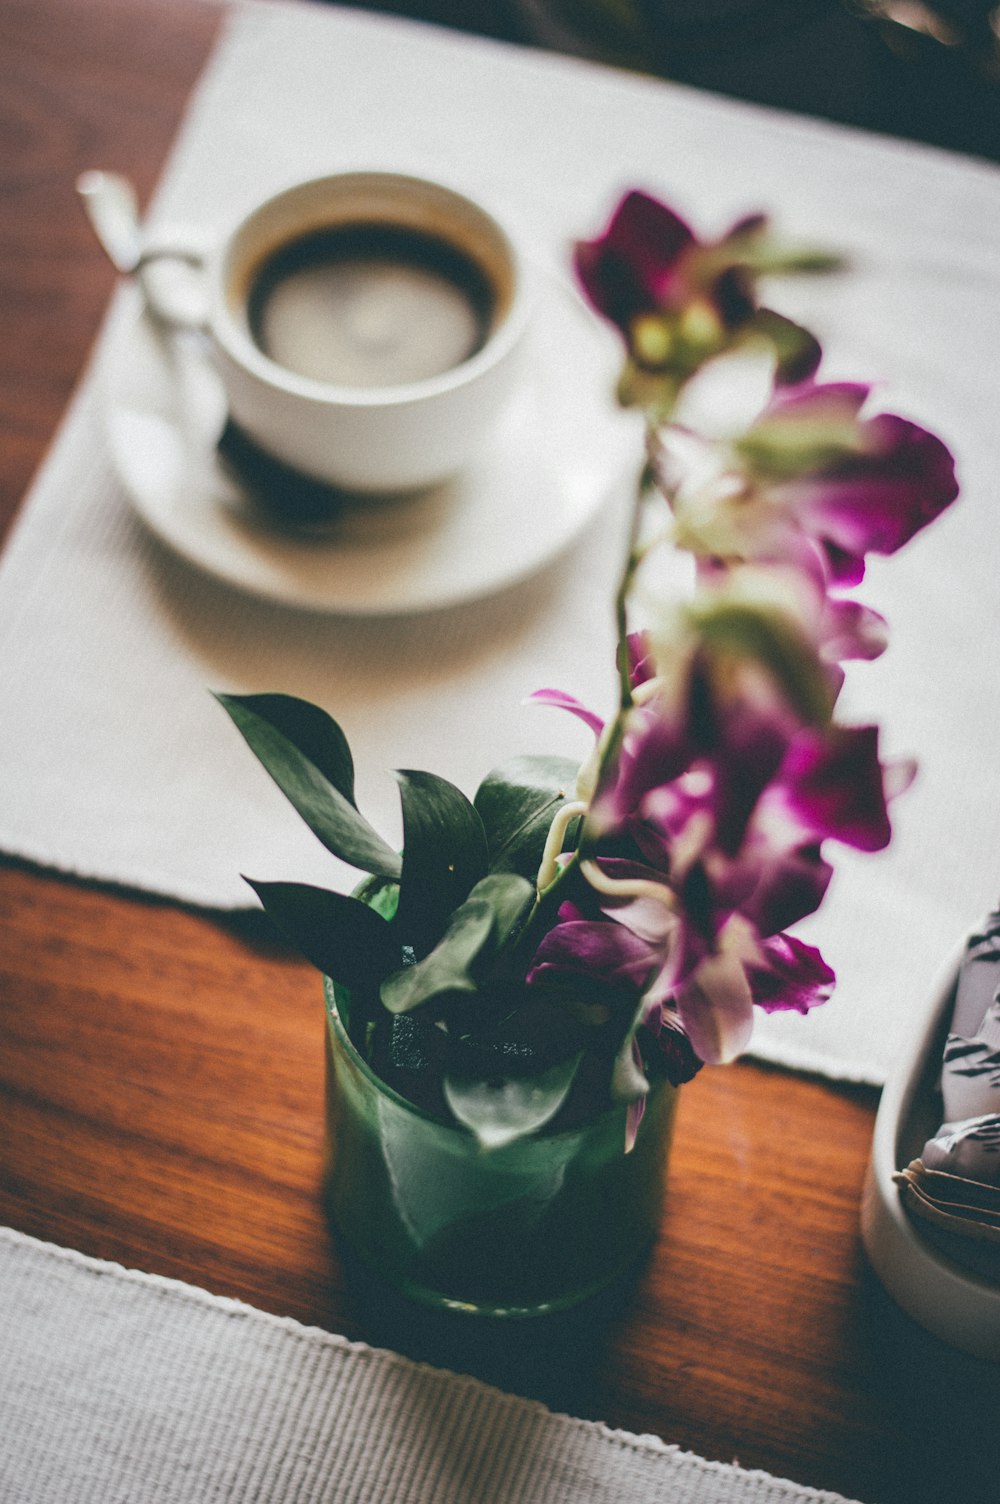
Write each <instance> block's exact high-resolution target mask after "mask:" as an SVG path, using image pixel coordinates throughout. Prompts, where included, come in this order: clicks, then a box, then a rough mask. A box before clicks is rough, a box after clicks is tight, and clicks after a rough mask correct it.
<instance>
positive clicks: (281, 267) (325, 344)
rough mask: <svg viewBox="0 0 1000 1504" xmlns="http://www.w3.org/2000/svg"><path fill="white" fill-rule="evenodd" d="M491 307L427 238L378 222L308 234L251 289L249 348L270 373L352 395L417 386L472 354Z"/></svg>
mask: <svg viewBox="0 0 1000 1504" xmlns="http://www.w3.org/2000/svg"><path fill="white" fill-rule="evenodd" d="M495 307H496V299H495V296H494V292H493V289H492V287H491V286H490V283H489V281H488V279H487V277H486V274H485V273H484V271H483V270H482V269H481V268H480V267H479V266H478V265H477V264H476V263H475V262H474V261H473V260H472V259H471V257H469V256H467V255H466V254H465V253H464V252H463V251H462V250H460V249H459V248H458V247H457V246H455V245H453V244H451V243H450V242H449V241H446V240H444V239H443V238H440V237H438V236H435V235H430V234H426V233H423V232H421V231H416V230H411V229H408V228H404V227H402V226H398V225H393V224H387V223H384V222H371V223H357V224H350V225H342V226H335V227H331V228H327V229H321V230H316V231H312V232H310V233H309V234H306V235H302V236H299V237H298V238H296V239H294V240H291V241H289V242H288V243H287V244H285V245H283V246H282V247H280V249H279V250H278V251H276V252H275V253H273V254H272V255H271V256H270V257H269V258H268V260H267V261H266V262H265V263H264V265H263V267H262V268H261V270H260V272H259V273H258V275H257V277H256V278H255V280H254V283H253V286H252V289H251V294H250V299H249V304H248V316H249V322H250V329H251V333H252V335H253V338H254V340H255V342H256V343H257V344H258V346H259V347H260V348H261V349H262V350H263V351H264V353H265V354H266V355H268V356H270V358H271V359H272V360H274V361H276V362H277V363H278V364H279V365H282V366H285V367H286V368H287V369H288V370H291V371H295V372H297V373H298V374H300V375H303V376H308V377H312V378H314V379H316V380H320V381H325V382H330V383H333V384H336V385H340V386H351V387H385V386H395V385H400V384H407V383H410V382H414V381H422V380H425V379H427V378H429V377H433V376H436V375H439V374H441V373H442V372H445V371H448V370H451V369H452V368H453V367H455V366H457V365H461V364H462V362H463V361H465V360H468V359H469V358H470V356H472V355H474V354H475V353H476V351H477V350H479V349H481V348H482V346H483V344H484V342H485V340H486V338H487V335H488V333H489V330H490V327H491V322H492V319H493V317H494V312H495Z"/></svg>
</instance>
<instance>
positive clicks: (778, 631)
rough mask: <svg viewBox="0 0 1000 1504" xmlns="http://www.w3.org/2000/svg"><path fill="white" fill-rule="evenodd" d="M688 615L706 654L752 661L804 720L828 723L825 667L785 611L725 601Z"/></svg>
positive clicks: (830, 701) (829, 709) (829, 697)
mask: <svg viewBox="0 0 1000 1504" xmlns="http://www.w3.org/2000/svg"><path fill="white" fill-rule="evenodd" d="M690 614H691V617H692V620H693V621H694V623H695V624H696V626H697V628H698V631H699V633H700V635H701V638H702V641H703V642H704V643H705V645H706V647H707V648H708V649H709V651H710V652H712V653H714V654H716V655H718V656H722V657H723V658H725V657H729V658H735V659H737V660H738V659H741V658H742V659H748V658H753V659H756V660H757V662H758V663H760V665H761V667H762V668H764V669H765V670H766V671H767V672H768V673H769V674H770V675H771V677H772V678H773V680H774V682H775V684H776V685H777V687H778V689H779V690H780V691H781V692H782V694H784V696H785V697H786V699H787V700H788V703H789V704H790V705H791V706H792V707H793V708H794V709H795V711H796V713H797V714H798V715H799V716H801V717H802V719H803V720H805V721H806V722H808V723H809V724H810V725H814V726H825V725H827V724H828V723H829V720H830V715H831V713H832V710H833V697H832V692H831V687H830V682H829V680H828V678H827V675H826V673H825V672H824V668H823V664H822V662H821V661H820V659H819V658H818V657H817V655H816V653H815V651H814V649H813V648H812V645H811V644H810V643H809V641H808V640H807V638H806V637H805V635H804V633H803V632H802V631H801V630H800V629H799V628H798V627H797V626H796V625H795V624H794V622H793V621H792V620H791V619H790V617H788V616H787V615H786V614H785V613H784V612H783V611H780V610H778V609H777V608H773V609H768V608H763V607H760V606H753V605H747V604H745V603H744V602H732V601H725V600H723V601H720V602H712V603H711V604H709V605H708V606H707V607H702V608H701V609H693V610H692V611H691V613H690Z"/></svg>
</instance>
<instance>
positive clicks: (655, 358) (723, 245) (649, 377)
mask: <svg viewBox="0 0 1000 1504" xmlns="http://www.w3.org/2000/svg"><path fill="white" fill-rule="evenodd" d="M574 263H575V267H576V273H577V277H578V278H579V281H580V284H581V286H582V288H583V290H584V292H585V293H586V295H587V297H588V299H589V301H590V303H591V304H592V306H593V307H594V308H595V309H596V310H597V312H598V313H600V314H601V315H602V316H603V317H604V318H606V319H608V320H609V321H610V322H611V323H612V324H614V325H615V327H616V328H617V329H618V330H619V332H620V333H621V335H622V337H623V339H624V341H625V346H626V349H627V351H628V356H629V364H628V366H627V367H626V371H625V374H624V376H623V378H622V382H621V384H620V387H619V396H620V398H621V400H622V401H623V402H625V403H627V404H632V403H636V404H638V405H640V406H643V407H646V408H649V409H650V410H651V411H653V412H657V411H663V410H665V409H668V408H669V406H670V405H671V403H672V401H673V399H674V398H675V397H676V394H677V392H678V391H679V389H680V387H681V386H682V385H683V384H684V382H685V381H687V380H688V378H689V377H690V376H692V375H693V374H694V372H695V371H697V369H698V368H699V367H700V366H701V365H702V364H703V363H704V362H705V361H706V360H709V359H711V358H712V357H713V356H715V355H718V354H720V353H721V352H722V351H724V350H727V349H729V348H730V347H731V346H732V345H733V344H735V343H737V342H738V340H739V339H740V338H741V337H742V336H743V334H744V333H745V332H747V331H749V330H750V329H751V328H753V329H755V330H756V331H757V332H758V333H760V334H762V335H763V336H765V337H766V338H767V339H768V340H770V342H771V343H772V345H773V347H774V350H775V353H776V356H777V370H778V379H779V380H781V381H801V380H803V379H805V378H806V377H807V376H811V375H812V373H813V372H814V371H815V370H816V367H817V366H818V364H819V361H820V354H821V352H820V347H819V344H818V343H817V341H816V340H815V339H814V337H813V336H812V335H811V334H809V333H808V332H807V331H806V330H804V329H801V328H799V326H798V325H796V324H793V323H792V322H791V320H789V319H786V318H783V317H782V316H780V315H778V314H776V313H774V312H772V311H771V310H766V309H761V308H760V307H759V306H758V303H757V295H756V278H757V275H758V274H760V273H762V272H765V271H781V270H786V271H788V270H806V269H809V270H813V269H820V268H821V267H824V266H827V265H829V263H830V258H823V257H817V256H802V255H796V254H790V253H783V252H782V251H780V250H779V249H778V248H777V247H776V246H775V244H774V242H773V240H772V237H771V232H770V228H769V224H768V221H767V218H766V217H765V216H764V215H762V214H751V215H747V216H745V217H744V218H742V219H739V220H737V222H736V223H735V224H734V225H732V227H731V228H730V229H729V230H728V231H727V232H726V233H725V234H724V235H723V236H721V237H720V239H718V240H715V241H702V240H699V239H698V237H697V236H696V235H695V233H694V231H693V230H692V229H691V227H690V226H689V225H688V224H687V223H686V222H685V221H684V220H683V219H682V218H681V217H680V215H678V214H677V213H675V211H674V210H673V209H671V208H669V207H668V206H667V205H666V204H664V203H662V202H661V201H660V200H659V199H656V198H653V197H651V196H650V195H649V194H647V193H641V192H639V191H637V190H633V191H631V192H629V193H627V194H626V195H625V197H624V198H623V199H622V200H621V202H620V203H619V205H618V207H617V208H616V209H615V211H614V213H613V215H612V217H611V220H610V222H609V224H608V227H607V229H606V230H605V232H604V234H603V235H600V236H598V237H597V238H596V239H594V240H587V241H580V242H578V243H577V245H576V247H575V251H574Z"/></svg>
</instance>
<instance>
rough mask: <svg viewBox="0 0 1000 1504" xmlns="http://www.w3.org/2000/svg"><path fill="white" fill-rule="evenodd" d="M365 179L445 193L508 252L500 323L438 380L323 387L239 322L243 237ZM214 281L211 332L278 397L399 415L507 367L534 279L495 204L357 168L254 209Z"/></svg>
mask: <svg viewBox="0 0 1000 1504" xmlns="http://www.w3.org/2000/svg"><path fill="white" fill-rule="evenodd" d="M365 179H369V180H374V181H375V182H376V183H380V184H382V185H383V186H389V185H397V186H400V187H403V188H406V187H414V188H417V189H420V190H428V189H429V190H431V192H433V193H438V194H443V195H444V196H445V197H446V198H450V199H452V200H454V201H456V202H457V203H460V204H464V205H466V206H468V207H469V208H471V209H472V210H473V211H474V212H475V214H476V215H477V216H478V217H480V218H481V219H483V220H485V221H486V222H487V223H488V225H489V227H490V228H491V230H492V231H493V233H494V234H495V235H496V237H497V241H498V243H499V244H500V245H502V246H503V248H504V250H505V253H506V255H507V258H508V261H509V265H510V269H511V281H512V287H511V295H510V301H509V305H508V307H507V308H506V310H505V312H504V314H503V317H502V319H501V321H500V323H499V324H498V325H497V327H496V328H494V329H492V330H491V331H490V332H489V334H488V335H487V337H486V340H485V342H484V344H483V345H482V346H481V347H480V348H479V349H478V350H476V351H474V353H473V354H472V355H470V356H469V357H468V358H467V359H465V360H463V361H460V362H459V363H458V364H457V365H455V366H451V367H449V368H448V370H446V371H442V372H440V373H438V374H437V375H435V376H427V377H423V378H421V379H420V380H418V381H409V382H400V383H397V384H395V385H392V386H382V387H364V386H350V385H340V384H338V383H336V382H331V381H321V380H319V379H318V378H316V377H311V376H305V375H302V374H300V373H299V372H297V371H293V370H290V369H289V368H288V367H287V366H283V365H281V364H280V363H279V362H278V361H275V360H272V359H271V357H270V356H268V355H266V354H265V353H264V351H263V350H261V348H260V347H259V345H257V344H256V343H255V341H254V340H253V338H252V336H251V334H250V332H249V329H248V328H247V327H245V325H244V323H243V322H242V320H241V319H240V318H239V316H238V315H236V314H235V313H234V312H233V310H232V308H231V306H230V304H229V300H228V297H227V294H226V288H225V286H224V282H225V271H226V263H227V259H228V255H229V250H230V247H231V246H232V244H233V242H234V241H235V240H236V238H237V236H239V235H240V234H242V233H243V232H244V230H246V229H247V228H248V227H249V226H250V225H251V224H252V222H253V221H254V220H255V219H257V218H259V217H260V216H262V215H263V214H264V213H265V212H266V211H268V210H271V209H273V207H274V206H276V205H278V204H279V203H280V202H281V201H283V200H287V199H289V198H292V197H294V196H296V195H300V194H303V193H308V192H309V191H310V190H313V191H315V190H317V189H320V188H322V187H324V186H325V185H327V184H339V185H342V186H351V185H352V184H354V185H360V184H361V183H363V181H364V180H365ZM214 261H215V265H214V276H213V279H212V284H211V291H210V298H211V307H210V313H209V329H210V331H211V333H212V335H213V336H214V338H215V339H216V340H217V341H218V343H219V345H220V346H221V348H222V350H223V351H224V352H225V354H226V356H227V357H228V359H229V360H230V361H232V362H233V363H234V365H236V366H238V367H240V368H241V369H243V370H244V371H246V372H248V373H249V374H250V375H252V376H253V377H254V378H255V379H256V380H258V381H260V382H263V383H264V384H266V385H267V386H269V387H270V388H271V389H272V390H274V391H276V392H280V393H282V394H283V395H286V396H291V397H301V398H305V399H307V400H308V401H311V402H314V403H317V404H322V405H325V406H328V407H331V408H358V409H374V410H382V409H392V408H401V407H407V406H417V405H420V404H421V403H425V402H429V401H432V400H435V399H437V398H439V397H442V396H446V395H448V394H449V393H451V392H455V391H459V390H461V389H463V388H465V387H469V386H472V385H474V384H475V383H476V382H477V381H478V380H479V379H481V378H482V377H484V376H485V375H487V374H488V373H489V372H490V371H492V370H493V369H495V367H496V366H498V365H500V364H502V363H503V361H504V360H505V359H506V358H507V356H508V355H509V354H510V353H511V351H512V350H513V348H514V347H515V346H516V345H517V344H519V343H520V341H521V339H522V337H523V335H524V334H525V332H526V330H527V327H528V322H529V313H530V308H531V305H532V302H533V282H534V276H533V273H532V269H531V267H530V263H529V261H528V258H527V256H526V253H525V251H524V249H523V247H522V246H521V245H519V243H518V239H517V237H516V236H515V234H514V233H513V231H512V229H511V228H510V227H509V226H508V225H507V224H505V223H504V221H503V220H502V219H501V218H500V217H498V215H497V213H495V212H494V210H493V209H492V208H491V207H489V205H488V204H487V203H486V202H484V201H483V200H480V199H479V198H474V197H473V196H472V195H471V194H470V193H467V192H465V191H463V190H462V189H461V188H458V187H456V186H454V185H453V184H452V183H448V182H445V181H444V180H442V179H441V178H438V177H433V178H432V177H425V176H420V175H417V174H416V173H411V172H396V171H394V170H392V169H386V168H351V169H348V170H344V171H342V172H330V173H320V174H318V175H316V176H313V177H309V178H300V179H296V180H295V181H293V182H291V183H289V184H288V185H287V186H286V187H285V188H282V189H279V190H277V191H276V192H274V193H270V194H268V195H267V197H266V198H264V199H262V200H261V201H260V202H259V203H257V204H255V205H254V206H253V207H252V208H251V209H249V210H248V211H247V212H246V213H245V214H244V215H243V216H242V217H241V218H240V219H239V220H238V221H237V223H236V224H235V225H234V226H232V227H231V228H230V229H229V231H228V232H227V233H226V234H224V235H223V236H222V238H221V240H220V242H219V243H218V245H217V247H216V251H215V257H214Z"/></svg>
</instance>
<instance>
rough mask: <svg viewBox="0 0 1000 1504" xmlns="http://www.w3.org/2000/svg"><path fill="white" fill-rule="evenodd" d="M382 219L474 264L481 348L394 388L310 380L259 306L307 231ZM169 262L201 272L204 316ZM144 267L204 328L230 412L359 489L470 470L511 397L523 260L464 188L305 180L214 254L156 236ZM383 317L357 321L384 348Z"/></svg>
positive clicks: (260, 436)
mask: <svg viewBox="0 0 1000 1504" xmlns="http://www.w3.org/2000/svg"><path fill="white" fill-rule="evenodd" d="M372 225H375V226H378V227H380V229H379V233H382V231H384V227H385V226H390V227H395V229H396V231H397V232H400V233H401V235H402V236H403V240H404V243H406V237H409V238H410V243H412V244H414V245H415V244H417V241H418V240H419V239H420V237H423V238H424V240H425V241H426V239H427V237H430V238H431V240H433V241H435V242H439V243H443V244H444V245H445V246H447V247H448V248H449V254H455V255H457V257H458V258H459V260H460V261H462V259H463V258H464V263H463V264H471V266H472V267H473V268H474V269H475V275H476V278H477V279H478V281H477V286H479V287H480V289H481V290H482V289H483V288H484V289H485V290H486V298H485V302H483V299H482V298H480V300H479V302H480V304H482V305H483V306H482V307H480V309H479V312H480V315H481V320H482V327H481V328H480V330H479V333H478V336H477V340H476V342H475V343H474V346H473V348H472V352H471V353H469V354H467V355H462V356H461V357H460V358H459V359H457V361H456V363H454V364H450V365H448V366H447V368H446V369H443V370H439V371H436V372H435V373H434V374H430V375H418V376H417V377H416V378H414V379H404V380H402V381H399V380H396V379H393V380H392V381H391V383H390V384H388V385H368V384H364V383H363V382H361V383H359V382H352V381H347V382H343V381H341V380H340V379H339V378H338V379H333V380H331V379H329V378H328V377H327V376H325V375H324V376H319V375H317V374H303V371H302V370H301V369H299V370H296V369H292V368H291V367H290V366H289V365H286V364H284V363H283V360H279V359H278V358H275V356H274V354H273V351H272V353H268V350H267V349H266V348H264V347H263V346H262V342H261V334H260V329H259V328H258V327H257V326H256V325H255V323H254V320H253V316H252V310H253V306H254V300H255V298H257V297H258V293H259V289H260V287H261V285H262V277H263V278H265V279H266V276H267V269H268V267H270V266H274V265H275V264H276V262H275V259H274V258H276V257H280V256H282V255H285V254H286V248H288V247H289V246H295V245H298V244H301V243H303V242H304V241H305V240H306V238H307V237H312V236H316V235H317V234H318V235H320V236H322V235H324V234H327V233H329V234H331V235H332V236H333V237H334V239H336V236H337V235H338V234H340V235H341V236H343V233H344V231H345V228H346V227H354V229H355V230H356V229H357V227H359V226H360V227H369V228H370V227H371V226H372ZM365 233H367V231H365ZM310 243H313V242H310ZM165 260H167V261H171V260H173V261H176V260H180V261H184V262H187V263H189V264H190V265H191V266H193V267H194V268H195V274H196V277H197V279H198V282H199V293H200V294H203V308H202V312H201V314H200V315H199V316H197V317H195V316H192V314H191V312H190V310H188V311H185V310H184V307H183V300H181V301H180V302H178V300H177V298H176V295H175V294H171V293H170V292H169V291H165V290H164V289H165V287H166V288H167V289H169V288H170V286H171V285H172V283H171V281H169V280H168V281H167V282H166V283H164V282H163V280H162V269H161V267H160V265H159V264H160V263H162V262H163V261H165ZM278 264H280V263H278ZM138 275H139V278H140V281H141V283H142V285H143V289H144V292H145V295H146V299H147V303H148V304H149V305H150V307H151V309H152V311H153V313H154V314H155V315H156V316H157V317H159V318H160V319H161V320H163V321H165V322H166V323H168V324H170V325H173V326H175V327H177V326H187V327H191V326H196V327H199V328H201V329H202V330H203V331H204V333H205V335H206V337H207V339H208V342H209V345H210V349H211V353H212V356H213V359H214V363H215V365H216V367H217V369H218V372H219V375H220V377H221V381H222V384H223V387H224V389H225V395H226V401H227V404H228V409H229V415H230V417H231V418H232V420H233V421H234V422H235V423H236V424H237V425H238V426H239V427H240V428H241V429H243V431H244V432H245V433H246V434H247V435H249V437H250V438H251V439H252V440H253V441H254V442H255V443H257V444H258V445H259V446H260V447H261V448H263V449H265V450H266V451H268V452H269V453H270V454H272V455H273V456H275V457H276V458H278V459H279V460H282V461H284V462H285V463H286V464H288V465H291V466H293V467H295V468H296V469H297V470H299V471H301V472H303V473H304V474H306V475H309V476H312V477H313V478H315V479H317V480H321V481H324V482H327V483H329V484H331V485H333V486H336V487H338V488H341V489H344V490H349V491H354V492H363V493H364V492H368V493H378V492H383V493H384V492H398V491H404V490H410V489H416V488H419V487H424V486H429V485H432V484H434V483H436V482H439V481H442V480H445V479H447V478H449V477H450V476H452V475H454V474H456V473H457V472H458V471H460V470H461V469H462V468H463V467H464V466H465V465H466V464H467V463H468V462H469V460H470V459H471V458H472V457H473V455H474V454H475V452H476V450H477V449H478V448H479V447H480V446H481V445H482V443H483V442H484V440H485V439H486V438H487V437H488V434H489V431H490V430H491V428H492V427H493V426H494V424H495V423H496V421H497V419H498V418H499V416H500V413H501V411H502V409H503V407H504V405H505V403H506V400H507V398H508V397H509V396H510V395H511V392H512V390H513V388H514V386H515V383H516V381H517V378H518V372H519V368H520V363H521V356H522V352H523V346H524V343H525V334H526V331H527V327H528V323H529V307H530V301H531V299H530V295H529V289H528V286H527V278H526V269H525V263H524V258H523V256H522V254H521V252H520V251H519V249H518V247H517V246H516V243H515V241H514V239H513V237H512V236H511V234H510V233H509V232H508V231H507V230H506V229H505V228H504V227H503V226H502V225H501V223H500V222H499V220H498V219H497V218H495V217H494V215H492V214H491V213H489V212H488V211H487V210H486V209H485V208H484V207H482V206H481V205H480V204H478V203H476V202H474V201H473V200H472V199H470V198H468V197H466V196H465V195H464V194H461V193H458V192H456V191H455V190H454V189H451V188H448V187H445V186H444V185H442V184H440V183H436V182H432V181H430V180H428V179H424V178H417V177H411V176H406V175H404V174H400V173H394V172H375V171H364V172H346V173H340V174H337V175H334V176H330V177H322V178H314V179H309V180H307V181H303V182H300V183H297V184H295V185H294V186H292V187H290V188H288V189H286V190H285V191H284V192H282V193H278V194H277V195H275V196H274V197H272V198H268V199H266V200H265V201H263V202H262V203H260V204H259V205H258V206H257V207H255V208H254V209H253V210H251V212H250V213H248V214H247V215H246V216H245V217H244V218H243V219H241V220H240V222H239V223H238V224H237V225H236V227H235V228H234V229H233V230H231V231H230V232H229V233H228V234H226V235H224V236H223V237H222V238H221V240H220V241H219V243H218V244H216V245H215V246H213V247H212V248H211V249H210V250H209V251H208V252H207V253H205V254H202V253H201V252H200V251H199V250H198V249H197V248H196V247H193V246H187V247H185V246H184V245H183V244H179V243H178V237H177V235H176V234H174V235H173V236H171V235H170V234H169V232H168V233H167V234H166V235H165V236H164V237H163V239H162V243H161V244H158V243H157V242H156V240H153V239H152V238H151V241H150V244H149V245H148V246H147V248H146V250H145V252H144V254H143V257H142V261H141V264H140V267H139V270H138ZM441 280H445V281H446V280H447V278H445V277H443V276H442V279H441ZM189 291H190V289H189ZM411 296H412V289H411ZM411 306H412V305H411ZM397 313H398V310H397ZM436 321H437V315H436V314H434V315H432V316H431V323H432V325H435V326H436ZM387 322H389V323H391V317H390V315H389V314H388V313H386V311H385V310H384V309H383V308H381V307H376V308H375V309H374V311H373V310H372V309H371V308H369V309H368V311H367V313H366V315H365V317H364V318H363V319H362V320H361V323H362V324H365V325H366V328H367V335H368V336H371V337H372V338H373V339H374V344H375V345H377V344H378V342H379V340H380V339H382V340H383V341H385V340H386V339H388V340H389V341H390V342H391V335H392V330H391V328H389V329H387V327H386V325H387ZM363 332H364V331H363ZM371 342H372V341H371V339H369V343H371ZM370 353H371V352H370V351H369V354H370Z"/></svg>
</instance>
